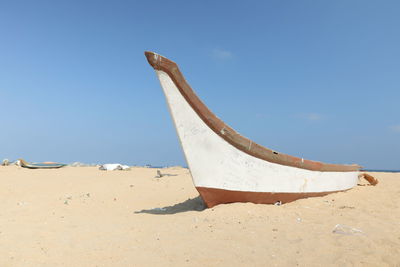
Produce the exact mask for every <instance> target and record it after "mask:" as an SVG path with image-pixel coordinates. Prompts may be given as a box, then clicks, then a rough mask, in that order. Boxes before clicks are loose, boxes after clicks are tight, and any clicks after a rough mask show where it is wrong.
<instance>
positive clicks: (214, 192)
mask: <svg viewBox="0 0 400 267" xmlns="http://www.w3.org/2000/svg"><path fill="white" fill-rule="evenodd" d="M196 189H197V191H199V193H200V196H201V198H202V199H203V201H204V203H205V204H206V206H207V207H208V208H212V207H214V206H216V205H218V204H226V203H233V202H252V203H255V204H274V203H276V202H278V201H280V202H281V203H282V204H283V203H288V202H292V201H295V200H297V199H301V198H308V197H320V196H325V195H328V194H331V193H337V192H342V191H329V192H314V193H313V192H310V193H271V192H248V191H232V190H225V189H217V188H208V187H196ZM343 191H346V190H343Z"/></svg>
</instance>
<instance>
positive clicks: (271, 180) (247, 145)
mask: <svg viewBox="0 0 400 267" xmlns="http://www.w3.org/2000/svg"><path fill="white" fill-rule="evenodd" d="M145 55H146V58H147V61H148V62H149V64H150V65H151V66H152V67H153V68H154V69H155V71H156V73H157V76H158V78H159V80H160V83H161V87H162V88H163V91H164V94H165V96H166V99H167V102H168V106H169V109H170V112H171V116H172V118H173V121H174V123H175V127H176V130H177V133H178V136H179V140H180V142H181V145H182V148H183V151H184V154H185V157H186V160H187V163H188V166H189V168H190V171H191V174H192V178H193V183H194V185H195V186H196V188H197V190H198V191H199V193H200V195H201V197H202V198H203V200H204V202H205V203H206V204H207V206H208V207H211V206H214V205H217V204H220V203H230V202H254V203H275V202H277V201H281V202H282V203H285V202H290V201H293V200H296V199H299V198H304V197H311V196H321V195H325V194H328V193H332V192H338V191H344V190H348V189H350V188H352V187H353V186H355V185H356V184H357V181H358V171H359V170H360V168H361V167H360V166H359V165H357V164H351V165H341V164H328V163H322V162H318V161H312V160H306V159H303V158H298V157H293V156H290V155H286V154H282V153H279V152H276V151H274V150H271V149H268V148H266V147H263V146H261V145H259V144H257V143H255V142H253V141H252V140H250V139H248V138H246V137H244V136H242V135H240V134H239V133H237V132H236V131H235V130H234V129H232V128H231V127H229V126H228V125H227V124H225V123H224V122H223V121H222V120H220V119H219V118H218V117H217V116H216V115H214V113H212V112H211V111H210V110H209V109H208V108H207V106H206V105H204V103H203V102H202V101H201V100H200V99H199V98H198V96H197V95H196V94H195V93H194V91H193V90H192V88H191V87H190V85H189V84H188V83H187V82H186V80H185V78H184V76H183V75H182V73H181V72H180V70H179V68H178V65H177V64H176V63H175V62H173V61H171V60H169V59H167V58H165V57H163V56H161V55H159V54H156V53H154V52H149V51H146V52H145Z"/></svg>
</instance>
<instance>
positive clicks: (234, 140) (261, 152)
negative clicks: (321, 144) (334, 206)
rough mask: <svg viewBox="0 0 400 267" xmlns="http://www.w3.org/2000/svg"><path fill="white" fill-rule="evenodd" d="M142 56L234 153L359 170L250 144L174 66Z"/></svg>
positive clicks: (320, 167)
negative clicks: (206, 101) (174, 87)
mask: <svg viewBox="0 0 400 267" xmlns="http://www.w3.org/2000/svg"><path fill="white" fill-rule="evenodd" d="M145 55H146V58H147V61H148V62H149V64H150V65H151V66H152V67H153V68H154V69H156V70H161V71H164V72H165V73H167V74H168V75H169V76H170V78H171V79H172V81H173V82H174V83H175V85H176V87H177V88H178V89H179V91H180V93H181V94H182V96H183V97H184V98H185V100H186V101H187V102H188V103H189V105H190V106H191V107H192V108H193V110H194V111H195V112H196V113H197V114H198V115H199V117H200V118H201V119H202V120H203V121H204V122H205V123H206V124H207V125H208V127H210V128H211V129H212V130H213V131H214V132H215V133H216V134H217V135H219V136H220V137H222V138H223V139H224V140H225V141H226V142H228V143H229V144H231V145H232V146H234V147H236V148H237V149H240V150H241V151H243V152H245V153H247V154H249V155H251V156H253V157H256V158H259V159H262V160H266V161H269V162H273V163H277V164H281V165H285V166H291V167H296V168H301V169H306V170H312V171H322V172H352V171H358V170H360V169H361V166H359V165H357V164H351V165H342V164H329V163H322V162H318V161H312V160H306V159H302V158H298V157H294V156H290V155H286V154H282V153H278V152H276V151H273V150H271V149H268V148H266V147H263V146H261V145H259V144H257V143H255V142H253V141H251V140H250V139H248V138H246V137H244V136H242V135H240V134H239V133H238V132H236V131H235V130H234V129H232V128H231V127H229V126H228V125H227V124H225V123H224V122H223V121H222V120H221V119H219V118H218V117H217V116H216V115H214V113H212V112H211V111H210V110H209V109H208V108H207V106H206V105H205V104H204V103H203V102H202V101H201V100H200V99H199V97H198V96H197V95H196V94H195V92H194V91H193V89H192V88H191V87H190V85H189V84H188V83H187V82H186V80H185V78H184V76H183V74H182V73H181V72H180V70H179V68H178V65H177V64H176V63H175V62H173V61H171V60H169V59H167V58H165V57H163V56H160V55H158V54H156V53H153V52H145Z"/></svg>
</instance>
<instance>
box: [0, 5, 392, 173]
mask: <svg viewBox="0 0 400 267" xmlns="http://www.w3.org/2000/svg"><path fill="white" fill-rule="evenodd" d="M399 13H400V2H398V1H347V0H346V1H196V2H195V1H72V0H71V1H0V110H1V123H0V127H1V128H0V129H1V131H0V158H9V159H16V158H19V157H24V158H26V159H27V160H29V161H45V160H52V161H61V162H74V161H81V162H88V163H90V162H96V163H101V162H103V163H105V162H120V163H125V164H146V163H149V164H153V165H185V161H184V157H183V153H182V151H181V148H180V145H179V142H178V139H177V136H176V133H175V129H174V127H173V124H172V121H171V119H170V117H169V113H168V109H167V106H166V103H165V100H164V97H163V95H162V91H161V88H160V86H159V83H158V80H157V78H156V76H155V74H154V72H153V71H152V69H151V68H150V66H149V65H148V63H147V62H146V60H145V57H144V55H143V52H144V51H145V50H151V51H155V52H157V53H160V54H162V55H164V56H167V57H168V58H170V59H172V60H174V61H175V62H177V63H178V64H179V66H180V68H181V71H182V72H183V73H184V75H185V76H186V79H187V80H188V81H189V83H190V84H191V85H192V87H193V88H194V89H195V91H196V92H197V94H198V95H199V96H200V98H202V99H203V101H204V102H205V103H206V105H208V106H209V107H210V108H211V110H213V111H214V112H215V113H216V114H217V116H219V117H220V118H222V119H223V120H224V121H225V122H226V123H228V124H229V125H231V126H232V127H233V128H235V129H236V130H237V131H238V132H240V133H241V134H243V135H245V136H247V137H249V138H251V139H253V140H254V141H256V142H258V143H260V144H262V145H264V146H267V147H270V148H272V149H275V150H277V151H281V152H283V153H288V154H291V155H295V156H300V157H304V158H308V159H313V160H320V161H325V162H332V163H359V164H361V165H363V166H364V167H366V168H378V169H400V156H399V155H400V116H399V115H400V109H399V104H400V75H399V74H400V49H399V47H400V16H399Z"/></svg>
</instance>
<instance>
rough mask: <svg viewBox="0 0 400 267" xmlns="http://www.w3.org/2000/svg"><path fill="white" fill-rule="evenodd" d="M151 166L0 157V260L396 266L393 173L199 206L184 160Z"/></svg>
mask: <svg viewBox="0 0 400 267" xmlns="http://www.w3.org/2000/svg"><path fill="white" fill-rule="evenodd" d="M160 170H161V172H162V173H163V174H171V175H170V176H163V177H162V178H154V177H155V176H156V175H157V169H152V168H139V167H134V168H132V169H131V170H130V171H100V170H98V168H97V167H65V168H62V169H57V170H30V169H24V168H20V167H17V166H7V167H0V193H1V196H2V201H1V202H0V266H296V265H299V266H354V265H355V266H361V265H362V266H400V256H399V255H400V208H399V203H400V173H370V174H372V175H374V176H375V177H376V178H378V179H379V184H378V185H377V186H376V187H373V186H368V185H366V183H365V182H364V181H361V182H360V185H359V186H357V187H355V188H354V189H352V190H349V191H347V192H342V193H336V194H331V195H328V196H325V197H319V198H309V199H303V200H299V201H295V202H292V203H289V204H285V205H282V206H274V205H255V204H251V203H235V204H228V205H219V206H216V207H214V208H212V209H204V206H203V204H202V201H201V199H200V198H199V197H198V193H197V191H196V189H195V188H194V186H193V184H192V181H191V177H190V174H189V170H188V169H185V168H180V167H175V168H167V169H160ZM335 227H336V228H335ZM335 229H336V230H335Z"/></svg>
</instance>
